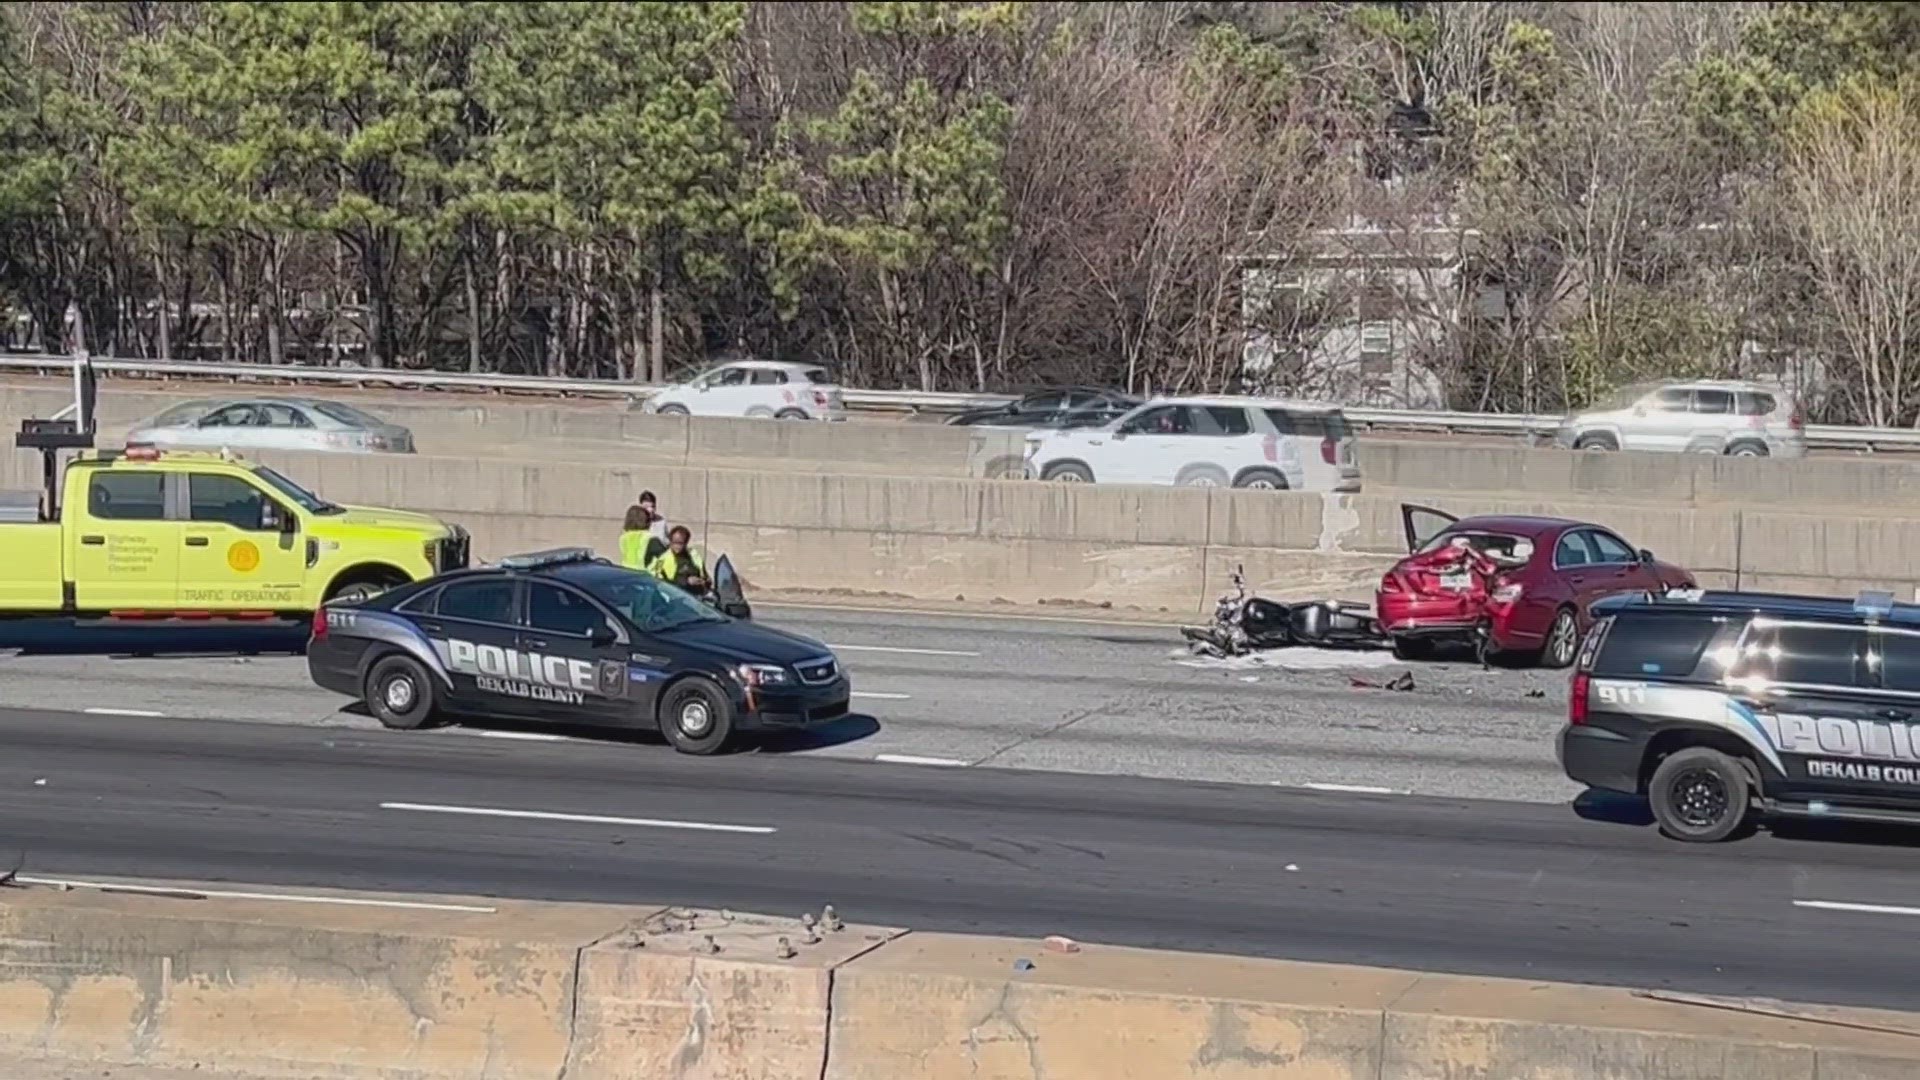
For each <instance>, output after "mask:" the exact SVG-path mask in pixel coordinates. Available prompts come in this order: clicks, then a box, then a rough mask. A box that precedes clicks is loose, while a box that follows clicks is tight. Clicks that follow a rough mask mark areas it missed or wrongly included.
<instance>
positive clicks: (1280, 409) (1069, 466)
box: [1026, 397, 1360, 491]
mask: <svg viewBox="0 0 1920 1080" xmlns="http://www.w3.org/2000/svg"><path fill="white" fill-rule="evenodd" d="M1026 471H1027V476H1029V477H1031V478H1034V479H1039V480H1054V481H1062V482H1067V483H1083V484H1090V483H1111V484H1175V485H1179V486H1181V487H1237V488H1264V489H1267V490H1279V491H1358V490H1359V489H1360V465H1359V462H1358V460H1357V459H1356V458H1355V457H1354V452H1353V430H1352V428H1350V427H1349V426H1348V425H1347V418H1346V414H1345V413H1342V412H1341V411H1340V409H1339V408H1338V407H1337V406H1334V405H1326V404H1320V403H1317V402H1298V401H1280V400H1270V399H1264V398H1249V397H1191V398H1159V399H1155V400H1153V401H1149V402H1146V403H1145V404H1143V405H1141V406H1139V407H1138V408H1135V409H1133V410H1132V411H1131V412H1128V413H1126V414H1125V415H1123V416H1121V417H1119V418H1118V419H1115V420H1113V421H1111V422H1109V423H1107V424H1105V425H1102V426H1100V427H1097V428H1080V429H1068V430H1064V431H1036V432H1034V433H1032V434H1030V435H1028V436H1027V470H1026Z"/></svg>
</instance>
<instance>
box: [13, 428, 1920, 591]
mask: <svg viewBox="0 0 1920 1080" xmlns="http://www.w3.org/2000/svg"><path fill="white" fill-rule="evenodd" d="M260 459H261V460H262V461H265V462H267V463H270V464H274V465H276V466H278V467H280V468H281V469H282V470H283V471H285V472H286V473H288V474H289V475H291V476H293V477H295V478H297V479H299V480H301V481H302V482H303V483H306V484H308V485H309V486H311V487H313V488H315V489H316V490H319V491H320V492H322V493H323V494H325V495H327V496H328V497H330V498H332V499H334V500H336V501H340V502H346V503H355V504H361V505H372V506H393V507H399V508H404V509H411V510H422V511H427V512H430V513H434V514H437V515H440V516H442V517H445V518H447V519H449V520H454V521H458V522H461V523H462V524H464V525H466V526H467V527H468V528H469V529H471V530H472V531H473V533H474V537H475V550H476V555H477V556H478V557H480V558H484V559H497V558H499V557H501V556H503V555H508V554H512V553H514V552H517V551H529V550H535V549H539V548H545V547H555V546H562V545H574V544H584V545H588V546H591V547H594V548H595V549H596V550H599V551H602V552H608V553H611V552H613V551H615V550H617V537H618V533H619V523H620V519H621V515H622V513H623V512H624V511H625V509H626V507H627V505H628V504H629V503H631V502H632V501H633V500H634V499H635V498H637V496H638V495H639V493H640V491H642V490H652V491H654V492H655V493H657V494H658V495H659V497H660V499H661V508H662V510H663V511H664V512H665V513H666V515H667V517H668V518H669V519H670V520H672V521H676V522H680V523H684V524H686V525H687V526H689V527H690V528H692V529H693V530H694V532H695V533H696V534H697V536H698V537H699V538H700V540H701V542H702V543H703V545H704V546H706V547H707V548H708V550H710V551H712V552H715V553H726V554H729V555H731V556H732V557H733V560H734V562H735V563H736V564H737V565H738V566H739V567H740V569H741V571H742V573H743V574H744V575H745V576H746V578H747V580H748V583H749V585H750V586H751V587H752V588H754V589H755V590H757V591H767V592H778V593H786V594H795V595H801V596H804V595H808V594H812V595H816V596H820V597H823V598H848V599H860V598H869V599H896V600H913V601H924V602H940V603H963V604H968V605H982V604H985V605H991V604H996V603H1003V604H1017V605H1071V606H1086V605H1105V606H1110V607H1111V608H1112V609H1114V610H1122V611H1134V612H1141V613H1153V612H1164V613H1179V614H1187V613H1192V612H1195V611H1204V610H1206V609H1207V608H1208V606H1209V605H1210V604H1211V603H1212V599H1213V597H1214V596H1215V595H1217V594H1218V593H1219V592H1220V591H1221V590H1222V589H1223V588H1224V587H1225V585H1226V582H1227V578H1228V575H1229V574H1230V573H1231V571H1232V569H1233V567H1234V566H1236V565H1244V566H1245V567H1246V570H1247V574H1248V578H1249V580H1250V581H1251V582H1252V583H1253V584H1255V585H1256V586H1258V587H1259V588H1260V589H1261V590H1262V591H1263V592H1265V593H1268V594H1270V595H1274V596H1278V597H1282V598H1311V597H1325V596H1339V597H1345V598H1356V599H1361V598H1366V597H1369V596H1371V595H1372V591H1373V585H1374V583H1375V581H1377V579H1378V575H1379V574H1380V573H1381V571H1383V570H1384V569H1385V568H1386V567H1387V566H1388V565H1390V564H1391V563H1392V561H1393V560H1394V559H1396V558H1398V557H1399V556H1400V555H1401V554H1403V553H1404V551H1405V548H1406V542H1405V537H1404V531H1403V526H1402V522H1401V516H1400V508H1401V502H1400V500H1398V499H1397V498H1395V497H1393V496H1390V495H1371V494H1363V495H1354V496H1336V495H1308V494H1300V493H1272V492H1253V491H1209V490H1204V489H1177V488H1155V487H1132V486H1104V485H1103V486H1091V487H1090V486H1081V485H1069V484H1037V483H1027V482H1018V481H1005V482H1002V481H982V480H967V479H958V478H951V479H943V478H902V477H877V476H857V475H838V474H826V473H768V472H749V471H738V470H725V469H690V468H681V467H671V466H659V467H644V466H631V467H615V466H599V465H585V464H580V465H575V464H564V463H551V462H547V463H518V462H512V461H502V460H498V459H483V458H447V457H434V456H429V455H416V456H410V457H396V456H375V455H339V454H263V455H260ZM5 460H6V462H7V466H6V468H7V470H8V471H7V472H6V473H5V474H4V475H6V476H7V478H8V479H7V483H8V486H31V485H33V484H35V483H36V482H37V477H36V476H34V475H33V470H34V469H35V468H36V467H37V462H36V461H35V459H33V458H32V457H31V456H30V455H25V454H16V455H12V456H10V457H8V458H6V459H5ZM1418 501H1419V502H1420V503H1422V504H1427V505H1434V506H1437V508H1439V509H1443V510H1446V511H1449V512H1452V513H1454V514H1457V515H1461V516H1466V515H1470V514H1479V513H1523V514H1543V515H1550V516H1564V517H1572V518H1577V519H1582V520H1591V521H1596V522H1599V523H1601V524H1605V525H1608V526H1610V527H1612V528H1614V529H1616V530H1618V531H1619V532H1620V534H1621V535H1622V536H1624V537H1626V538H1627V539H1628V540H1629V541H1631V542H1632V543H1634V544H1635V545H1636V546H1639V547H1646V548H1651V549H1652V550H1653V551H1654V552H1655V554H1657V555H1658V556H1660V557H1661V558H1662V559H1665V560H1667V561H1670V562H1674V563H1677V564H1679V565H1683V566H1686V567H1688V568H1690V569H1692V570H1693V571H1694V573H1695V574H1696V575H1697V576H1698V577H1699V579H1700V580H1701V582H1702V583H1703V584H1706V585H1708V586H1710V587H1716V588H1722V587H1731V588H1746V589H1755V590H1769V591H1784V592H1813V593H1827V594H1836V595H1852V594H1854V593H1856V592H1858V591H1859V590H1860V589H1862V588H1891V589H1894V590H1895V591H1896V593H1897V594H1898V595H1901V596H1903V597H1905V596H1912V595H1916V590H1920V564H1917V563H1916V562H1915V561H1914V560H1913V559H1912V557H1911V555H1910V553H1911V552H1912V551H1915V550H1920V513H1915V514H1913V515H1911V516H1896V515H1895V514H1888V515H1884V516H1845V517H1841V516H1835V515H1831V514H1820V513H1818V512H1813V511H1809V512H1806V513H1786V512H1780V511H1777V510H1772V509H1736V508H1732V507H1719V506H1714V507H1695V508H1686V509H1672V508H1659V507H1650V506H1646V505H1642V504H1634V503H1623V502H1603V501H1599V500H1594V501H1586V502H1582V501H1574V500H1557V501H1556V500H1546V499H1539V500H1521V499H1513V498H1498V497H1490V496H1484V495H1447V494H1445V493H1436V494H1433V495H1423V496H1420V497H1419V498H1418Z"/></svg>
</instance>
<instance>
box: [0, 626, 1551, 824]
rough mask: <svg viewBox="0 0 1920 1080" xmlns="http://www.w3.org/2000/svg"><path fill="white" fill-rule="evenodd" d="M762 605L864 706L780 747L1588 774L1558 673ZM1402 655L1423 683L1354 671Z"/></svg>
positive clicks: (88, 675)
mask: <svg viewBox="0 0 1920 1080" xmlns="http://www.w3.org/2000/svg"><path fill="white" fill-rule="evenodd" d="M758 615H759V617H760V618H761V619H762V620H763V621H766V622H768V623H772V624H775V625H779V626H783V627H788V628H791V629H796V630H799V631H800V632H803V633H808V634H811V635H814V636H816V637H818V638H819V639H820V640H822V641H824V642H826V643H828V644H830V645H832V646H834V648H835V650H836V651H837V652H838V653H839V654H840V656H841V659H842V660H843V661H844V662H845V663H846V664H847V666H848V668H849V670H850V671H851V672H852V674H853V679H854V691H855V694H856V697H855V700H854V707H855V710H856V713H857V714H858V715H856V716H854V717H851V718H849V719H848V720H845V721H843V722H840V723H837V724H835V725H833V726H831V727H828V728H826V729H823V730H821V731H819V732H817V733H812V734H810V735H809V736H807V737H806V738H804V739H802V740H797V741H788V742H786V743H785V744H783V745H779V746H776V747H773V748H771V749H772V750H774V751H775V752H784V753H791V754H802V755H806V756H818V757H830V758H853V759H860V760H867V761H872V760H873V759H875V758H882V759H886V760H895V759H902V758H904V759H908V760H911V761H915V762H920V763H924V764H929V765H934V764H939V765H949V766H968V767H980V766H995V767H1004V768H1016V769H1037V770H1046V771H1058V772H1080V773H1108V774H1126V775H1137V776H1149V777H1165V778H1173V779H1185V780H1204V781H1231V782H1237V783H1248V784H1280V785H1291V786H1323V787H1324V786H1330V787H1334V788H1340V789H1346V788H1362V789H1367V790H1370V791H1380V792H1413V793H1419V794H1430V795H1444V796H1467V797H1475V798H1493V799H1510V800H1521V801H1534V802H1558V803H1563V802H1565V801H1566V800H1567V799H1570V798H1572V797H1573V796H1574V795H1576V794H1578V792H1579V789H1578V788H1577V787H1576V786H1574V785H1573V784H1571V783H1570V782H1568V781H1567V780H1566V778H1565V777H1564V776H1562V775H1561V773H1560V770H1559V767H1558V765H1557V764H1556V763H1555V761H1554V758H1553V734H1554V732H1555V730H1557V728H1558V727H1559V725H1560V723H1561V718H1562V717H1563V716H1564V710H1565V698H1566V677H1565V674H1564V673H1562V672H1522V671H1502V670H1495V671H1482V670H1480V668H1479V667H1478V666H1477V665H1474V664H1472V663H1436V664H1418V665H1408V664H1403V663H1396V662H1394V661H1393V660H1392V658H1391V657H1390V656H1388V655H1386V654H1384V653H1370V654H1340V653H1331V654H1330V653H1323V652H1316V651H1312V650H1297V651H1290V652H1285V653H1281V654H1276V655H1275V656H1273V657H1272V658H1270V659H1269V660H1268V661H1267V662H1266V664H1265V665H1262V664H1257V663H1252V662H1243V663H1238V664H1221V663H1217V662H1208V661H1202V660H1197V659H1195V658H1192V657H1188V656H1186V655H1184V650H1183V649H1182V648H1181V646H1180V635H1179V632H1178V630H1177V628H1175V627H1171V626H1143V625H1137V624H1136V625H1129V624H1124V623H1107V624H1103V623H1092V622H1077V621H1066V620H1044V619H1018V618H1007V617H1002V618H991V619H987V618H969V617H962V616H952V615H933V614H916V613H911V612H857V611H847V610H830V609H794V608H779V607H773V606H763V607H761V608H760V609H758ZM1273 664H1286V665H1291V667H1275V666H1272V665H1273ZM1409 671H1410V672H1412V674H1413V676H1414V689H1413V690H1412V691H1411V692H1405V693H1402V692H1395V691H1388V690H1382V689H1372V688H1369V687H1368V686H1356V685H1354V680H1355V679H1359V680H1361V681H1362V682H1364V683H1369V684H1374V685H1379V684H1384V683H1386V682H1389V681H1391V680H1392V679H1393V678H1394V677H1395V676H1397V675H1399V674H1401V673H1403V672H1409ZM349 704H350V703H349V702H348V701H347V700H346V699H344V698H341V697H338V696H336V695H333V694H330V693H327V692H325V691H322V690H319V689H317V688H315V687H314V686H313V685H312V683H311V682H310V681H309V680H308V678H307V674H306V663H305V661H304V660H302V659H299V658H296V657H290V656H278V657H274V656H259V657H251V658H241V657H232V656H226V657H209V658H155V659H131V658H112V657H10V658H4V659H0V706H13V707H19V708H43V707H47V706H50V705H57V706H58V707H61V708H66V709H72V710H74V711H83V710H103V711H107V712H111V713H122V714H130V715H133V716H136V717H149V718H151V717H172V718H194V719H230V720H246V721H261V720H265V721H273V722H280V723H298V724H310V725H327V726H331V727H346V728H368V729H370V728H373V727H376V726H377V725H375V724H374V722H373V721H372V720H371V719H370V718H368V717H366V716H365V715H364V714H361V713H356V712H351V711H343V707H344V706H347V705H349ZM477 733H479V732H478V729H474V728H467V729H458V728H456V729H451V730H443V731H438V732H432V733H427V734H420V735H416V736H414V737H415V738H421V739H439V738H466V737H471V736H472V735H474V734H477ZM500 733H501V732H496V734H500ZM505 734H514V733H512V732H505ZM521 734H526V735H535V736H537V735H540V734H543V733H537V732H526V733H521ZM562 734H570V733H562ZM662 752H663V751H662V750H661V749H660V748H658V747H654V746H634V747H632V748H630V749H629V750H628V751H626V753H627V754H630V755H631V756H633V757H635V758H639V759H646V758H650V757H653V756H657V755H658V754H660V753H662Z"/></svg>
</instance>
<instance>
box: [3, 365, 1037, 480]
mask: <svg viewBox="0 0 1920 1080" xmlns="http://www.w3.org/2000/svg"><path fill="white" fill-rule="evenodd" d="M245 392H246V391H245V390H244V389H242V390H240V391H237V392H236V391H235V390H234V389H233V388H228V387H221V388H210V389H208V390H207V391H206V392H205V393H204V394H194V393H176V392H161V391H139V390H126V389H117V388H112V389H108V390H104V391H102V393H101V395H100V406H99V416H98V421H99V425H100V432H101V435H102V437H103V445H110V443H109V442H107V441H105V440H112V439H118V438H120V437H122V436H124V435H125V434H126V432H127V429H128V428H129V427H130V426H131V425H133V424H134V423H136V422H138V421H141V420H144V419H146V418H147V417H150V416H152V415H154V414H155V413H157V412H159V411H160V410H162V409H165V408H168V407H169V406H172V405H177V404H180V403H182V402H185V401H190V400H193V399H194V398H195V397H198V396H212V397H220V396H238V394H241V393H245ZM261 392H262V393H268V394H273V393H306V391H302V390H291V391H289V390H288V389H287V388H284V387H279V388H268V389H265V390H262V391H261ZM321 396H324V395H321ZM71 402H72V395H71V393H70V392H67V391H64V390H55V389H45V390H40V389H22V388H18V387H11V388H9V387H0V424H5V426H6V428H7V430H9V431H15V430H18V429H19V426H20V423H19V422H20V420H21V419H22V418H24V417H28V416H50V415H52V414H53V412H54V411H56V410H58V409H60V408H62V407H64V406H66V405H68V404H71ZM355 404H358V405H359V406H360V407H361V408H364V409H366V410H368V411H370V412H373V413H374V414H376V415H378V416H380V417H381V418H383V419H386V420H390V421H392V422H394V423H397V424H403V425H405V426H406V427H408V428H410V429H412V431H413V433H414V442H415V445H416V446H417V447H418V448H419V450H420V452H422V453H426V454H441V455H449V456H463V455H469V454H471V455H476V456H485V457H500V458H508V459H519V460H562V461H581V462H595V461H606V462H612V463H619V464H627V465H687V464H698V465H700V466H701V467H703V468H761V469H772V470H776V471H782V472H793V471H800V472H804V471H812V470H816V469H819V468H822V467H831V470H832V471H833V472H837V473H872V474H892V475H906V476H996V475H1001V474H1000V473H999V472H997V471H995V470H997V469H1001V468H1005V467H1007V466H1013V467H1017V466H1018V465H1019V463H1020V462H1021V460H1022V458H1023V456H1024V453H1025V448H1026V442H1025V436H1024V435H1022V434H1021V433H1020V432H1017V431H1006V430H995V429H983V428H957V427H947V426H945V425H943V424H923V423H892V422H880V421H876V422H850V423H839V424H821V423H799V422H792V423H786V422H773V421H767V420H747V419H731V418H722V417H702V418H700V419H697V420H690V419H688V418H685V417H672V416H648V415H645V414H643V413H638V412H633V411H630V410H628V409H627V408H626V407H625V406H624V405H622V404H619V403H616V402H580V403H576V404H572V405H565V406H561V405H553V404H527V403H515V402H501V401H495V400H485V399H482V400H480V401H475V400H473V399H472V398H470V397H462V396H451V395H441V396H425V395H414V396H412V397H410V398H404V399H396V400H394V401H391V402H385V401H376V402H368V401H365V400H364V399H356V400H355Z"/></svg>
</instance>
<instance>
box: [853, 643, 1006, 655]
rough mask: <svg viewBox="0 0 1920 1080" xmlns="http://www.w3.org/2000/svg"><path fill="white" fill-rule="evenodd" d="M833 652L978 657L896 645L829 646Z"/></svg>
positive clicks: (964, 653) (950, 650)
mask: <svg viewBox="0 0 1920 1080" xmlns="http://www.w3.org/2000/svg"><path fill="white" fill-rule="evenodd" d="M827 648H829V649H832V650H833V651H834V652H878V653H897V654H899V655H901V656H979V655H980V654H979V653H977V652H960V651H958V650H954V649H908V648H904V647H902V646H897V645H829V646H827Z"/></svg>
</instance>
